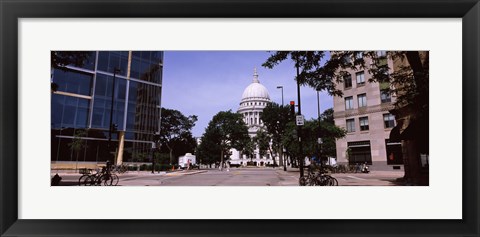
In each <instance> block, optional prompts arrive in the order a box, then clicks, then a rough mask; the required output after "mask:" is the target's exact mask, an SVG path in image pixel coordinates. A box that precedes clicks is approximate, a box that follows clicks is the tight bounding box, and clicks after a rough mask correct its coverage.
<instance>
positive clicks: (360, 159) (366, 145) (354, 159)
mask: <svg viewBox="0 0 480 237" xmlns="http://www.w3.org/2000/svg"><path fill="white" fill-rule="evenodd" d="M347 147H348V150H349V152H348V163H349V164H364V163H365V162H366V163H367V164H369V165H371V164H372V152H371V148H370V141H356V142H347Z"/></svg>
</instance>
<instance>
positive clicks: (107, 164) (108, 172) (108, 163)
mask: <svg viewBox="0 0 480 237" xmlns="http://www.w3.org/2000/svg"><path fill="white" fill-rule="evenodd" d="M105 169H106V173H107V174H110V170H111V169H112V163H110V160H107V163H105Z"/></svg>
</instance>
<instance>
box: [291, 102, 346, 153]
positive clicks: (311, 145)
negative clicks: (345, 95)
mask: <svg viewBox="0 0 480 237" xmlns="http://www.w3.org/2000/svg"><path fill="white" fill-rule="evenodd" d="M328 113H329V111H327V114H325V113H324V114H323V115H325V116H327V115H328ZM345 134H346V131H345V130H344V129H342V128H339V127H337V126H335V125H334V124H332V123H329V122H326V121H321V122H320V123H319V122H318V120H316V119H312V120H306V121H305V125H304V126H303V127H302V134H301V138H302V151H303V152H302V153H300V147H299V143H298V133H297V126H296V125H295V123H294V122H293V121H292V122H289V123H288V124H287V128H286V131H285V135H284V136H283V137H282V144H283V145H284V147H285V148H286V151H287V154H288V155H290V156H293V157H304V156H308V157H312V156H318V155H319V154H320V155H321V157H322V158H326V157H335V156H336V155H335V154H336V147H335V141H336V139H339V138H342V137H345ZM319 137H321V138H322V141H323V144H322V145H321V147H320V146H319V144H318V138H319Z"/></svg>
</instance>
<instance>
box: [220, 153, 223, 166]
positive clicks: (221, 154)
mask: <svg viewBox="0 0 480 237" xmlns="http://www.w3.org/2000/svg"><path fill="white" fill-rule="evenodd" d="M220 171H223V149H222V151H221V152H220Z"/></svg>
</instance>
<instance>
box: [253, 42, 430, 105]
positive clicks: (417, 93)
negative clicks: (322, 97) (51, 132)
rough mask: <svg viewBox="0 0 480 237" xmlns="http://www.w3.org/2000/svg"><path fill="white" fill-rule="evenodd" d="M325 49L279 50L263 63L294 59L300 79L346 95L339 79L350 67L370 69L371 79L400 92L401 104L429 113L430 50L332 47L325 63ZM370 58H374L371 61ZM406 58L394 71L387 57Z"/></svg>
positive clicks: (332, 92)
mask: <svg viewBox="0 0 480 237" xmlns="http://www.w3.org/2000/svg"><path fill="white" fill-rule="evenodd" d="M325 55H326V53H325V52H324V51H277V52H274V53H272V55H271V56H270V57H269V58H268V59H267V60H266V61H265V63H264V64H263V65H262V66H264V67H267V68H273V67H275V66H276V65H278V64H279V63H280V62H282V61H284V60H287V59H291V60H293V61H294V62H295V65H296V66H298V67H299V68H300V74H299V76H298V78H295V80H298V81H299V82H300V84H302V85H308V86H310V87H312V88H314V89H315V90H318V91H322V90H325V91H327V92H328V93H329V94H330V95H333V96H342V95H343V93H342V91H341V90H338V89H337V88H336V86H335V83H341V82H343V78H344V76H346V75H347V71H346V69H349V68H350V69H366V70H368V72H369V73H370V74H372V78H370V79H369V81H370V82H378V83H385V84H386V85H388V86H387V87H386V88H383V89H382V90H383V92H385V93H389V94H391V95H395V96H397V98H396V103H395V105H396V106H397V108H400V107H403V106H406V105H409V106H412V107H414V110H418V111H420V113H428V94H429V93H428V85H429V83H428V81H429V80H428V78H429V52H428V51H425V52H421V53H420V52H419V51H388V52H387V53H386V55H378V54H377V52H376V51H331V52H330V59H328V60H326V61H325V63H324V64H323V65H322V64H321V60H322V59H323V57H324V56H325ZM367 58H369V59H371V60H369V61H368V62H370V61H371V62H373V63H367V60H366V59H367ZM388 58H390V59H392V60H398V61H404V62H407V63H404V66H401V67H399V68H398V69H396V71H395V72H394V73H392V74H390V73H389V69H390V68H389V65H388V64H387V63H386V62H387V59H388Z"/></svg>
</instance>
